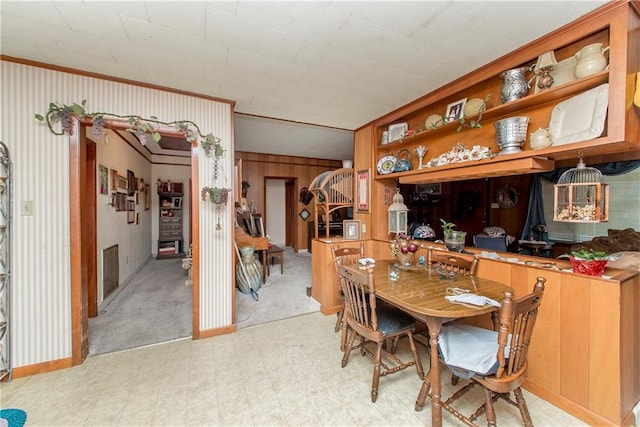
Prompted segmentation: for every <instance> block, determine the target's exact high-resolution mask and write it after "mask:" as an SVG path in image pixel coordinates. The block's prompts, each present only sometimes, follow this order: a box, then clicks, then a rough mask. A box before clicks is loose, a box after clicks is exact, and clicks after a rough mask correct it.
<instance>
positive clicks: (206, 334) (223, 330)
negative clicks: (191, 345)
mask: <svg viewBox="0 0 640 427" xmlns="http://www.w3.org/2000/svg"><path fill="white" fill-rule="evenodd" d="M237 329H238V328H237V327H236V324H235V323H234V324H232V325H228V326H222V327H220V328H214V329H207V330H205V331H200V334H199V336H198V338H196V337H195V335H194V336H193V339H194V340H195V339H202V338H212V337H217V336H219V335H226V334H231V333H233V332H235V331H236V330H237Z"/></svg>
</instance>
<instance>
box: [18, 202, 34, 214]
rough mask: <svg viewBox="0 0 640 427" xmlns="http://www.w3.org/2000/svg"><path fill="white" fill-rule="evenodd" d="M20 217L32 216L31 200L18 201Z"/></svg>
mask: <svg viewBox="0 0 640 427" xmlns="http://www.w3.org/2000/svg"><path fill="white" fill-rule="evenodd" d="M20 215H22V216H33V200H21V201H20Z"/></svg>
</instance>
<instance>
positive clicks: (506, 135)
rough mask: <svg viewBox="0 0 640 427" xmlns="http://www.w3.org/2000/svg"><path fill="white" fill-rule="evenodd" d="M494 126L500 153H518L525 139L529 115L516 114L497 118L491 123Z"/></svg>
mask: <svg viewBox="0 0 640 427" xmlns="http://www.w3.org/2000/svg"><path fill="white" fill-rule="evenodd" d="M493 126H494V127H495V128H496V139H497V142H498V147H499V148H500V152H499V153H498V155H501V154H513V153H519V152H520V151H521V149H522V146H523V145H524V143H525V141H526V140H527V128H528V127H529V117H525V116H518V117H509V118H507V119H502V120H498V121H497V122H495V123H494V124H493Z"/></svg>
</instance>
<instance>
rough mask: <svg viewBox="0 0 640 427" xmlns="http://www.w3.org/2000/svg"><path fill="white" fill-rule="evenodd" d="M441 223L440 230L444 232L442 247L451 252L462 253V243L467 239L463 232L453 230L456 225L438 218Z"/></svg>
mask: <svg viewBox="0 0 640 427" xmlns="http://www.w3.org/2000/svg"><path fill="white" fill-rule="evenodd" d="M440 222H441V223H442V230H443V231H444V245H445V246H446V248H447V249H449V250H450V251H452V252H462V251H463V250H464V243H465V239H466V237H467V233H466V232H465V231H458V230H454V229H453V227H455V226H456V225H455V224H454V223H452V222H447V220H445V219H443V218H440Z"/></svg>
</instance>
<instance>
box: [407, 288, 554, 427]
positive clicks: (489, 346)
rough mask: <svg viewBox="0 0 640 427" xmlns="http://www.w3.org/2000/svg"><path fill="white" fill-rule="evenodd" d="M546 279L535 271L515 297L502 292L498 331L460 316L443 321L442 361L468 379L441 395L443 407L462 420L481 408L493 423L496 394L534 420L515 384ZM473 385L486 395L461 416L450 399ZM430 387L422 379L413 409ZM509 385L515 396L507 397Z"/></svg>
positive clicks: (469, 419) (521, 377)
mask: <svg viewBox="0 0 640 427" xmlns="http://www.w3.org/2000/svg"><path fill="white" fill-rule="evenodd" d="M545 281H546V280H545V279H544V278H542V277H538V279H537V282H536V284H535V286H534V288H533V292H532V293H531V294H529V295H525V296H524V297H522V298H519V299H516V300H513V299H512V294H511V293H510V292H505V293H504V299H503V300H502V306H501V307H500V310H499V316H498V325H499V326H498V330H497V331H490V330H487V329H483V328H478V327H476V326H471V325H468V324H465V323H462V322H452V323H449V324H446V325H443V326H442V330H441V331H440V337H439V339H438V350H439V354H440V355H441V358H442V360H443V362H444V363H445V364H446V365H447V366H448V367H449V368H450V369H451V371H452V372H453V374H454V375H455V376H457V377H461V378H469V379H470V381H469V383H468V384H466V385H465V386H463V387H462V388H460V389H459V390H457V391H456V392H455V393H454V394H453V395H452V396H451V397H450V398H448V399H447V400H445V401H444V402H443V403H442V407H443V408H444V409H446V410H447V411H449V412H451V413H452V414H453V415H455V416H456V417H457V418H458V419H460V420H462V421H463V422H464V423H465V424H467V425H475V424H473V421H474V420H476V419H477V417H478V416H479V415H481V414H482V413H483V412H486V415H487V421H488V425H490V426H495V425H496V414H495V410H494V408H493V402H494V401H496V400H497V399H498V398H501V399H504V400H505V401H506V402H508V403H509V404H511V405H514V406H517V407H518V409H519V410H520V415H521V416H522V420H523V422H524V424H525V425H526V426H532V425H533V424H532V421H531V416H530V415H529V410H528V408H527V403H526V402H525V400H524V396H523V394H522V390H521V388H520V386H521V384H522V383H523V382H524V380H525V372H526V370H527V352H528V351H529V344H530V342H531V335H532V333H533V327H534V326H535V322H536V317H537V314H538V308H539V307H540V303H541V302H542V295H543V293H544V283H545ZM475 385H479V386H481V387H482V389H483V390H484V395H485V401H484V403H483V405H482V406H480V407H479V408H478V409H477V410H476V411H475V412H474V413H473V414H471V415H469V416H466V415H464V414H462V413H461V412H459V411H458V410H457V409H455V408H454V407H453V406H452V404H453V402H454V401H455V400H456V399H458V398H459V397H461V396H463V395H464V394H465V393H466V392H467V391H469V390H470V389H471V388H472V387H473V386H475ZM429 388H430V384H429V382H428V380H425V382H424V383H423V385H422V388H421V389H420V394H419V395H418V400H417V402H416V409H417V410H419V409H421V408H422V405H423V404H424V400H425V398H426V396H427V394H428V393H429ZM512 391H513V393H514V395H515V401H514V400H513V399H512V398H511V392H512Z"/></svg>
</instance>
